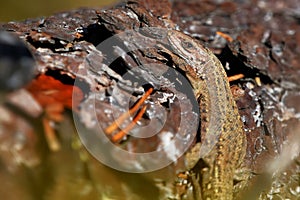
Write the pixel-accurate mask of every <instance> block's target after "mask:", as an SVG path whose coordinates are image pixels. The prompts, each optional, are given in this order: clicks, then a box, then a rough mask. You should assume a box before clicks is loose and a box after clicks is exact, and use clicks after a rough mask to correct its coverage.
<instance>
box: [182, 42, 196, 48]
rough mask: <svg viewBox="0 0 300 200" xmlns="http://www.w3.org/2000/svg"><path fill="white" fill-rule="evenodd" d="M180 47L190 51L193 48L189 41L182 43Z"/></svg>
mask: <svg viewBox="0 0 300 200" xmlns="http://www.w3.org/2000/svg"><path fill="white" fill-rule="evenodd" d="M181 45H182V47H183V48H185V49H192V48H193V47H194V46H193V44H192V43H191V42H189V41H182V42H181Z"/></svg>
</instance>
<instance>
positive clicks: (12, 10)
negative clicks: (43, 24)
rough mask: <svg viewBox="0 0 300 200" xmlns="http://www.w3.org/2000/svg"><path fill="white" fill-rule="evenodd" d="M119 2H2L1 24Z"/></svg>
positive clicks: (93, 0) (7, 0)
mask: <svg viewBox="0 0 300 200" xmlns="http://www.w3.org/2000/svg"><path fill="white" fill-rule="evenodd" d="M115 2H118V1H117V0H72V1H71V0H51V1H50V0H48V1H42V0H24V1H22V0H21V1H20V0H0V22H8V21H20V20H24V19H27V18H35V17H39V16H49V15H52V14H53V13H57V12H61V11H66V10H70V9H75V8H79V7H103V6H108V5H111V4H113V3H115Z"/></svg>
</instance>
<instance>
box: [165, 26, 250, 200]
mask: <svg viewBox="0 0 300 200" xmlns="http://www.w3.org/2000/svg"><path fill="white" fill-rule="evenodd" d="M167 38H168V41H169V42H170V44H171V47H172V49H173V51H174V53H175V54H177V55H178V56H179V57H180V58H181V59H183V60H184V61H185V63H186V64H185V65H182V64H179V65H178V67H179V68H180V69H181V70H183V71H184V72H185V74H186V76H187V78H188V79H189V81H190V82H191V84H192V86H193V89H194V94H195V96H196V98H197V99H198V101H199V105H200V118H201V137H202V138H201V139H202V141H201V148H200V150H199V151H198V152H197V154H196V155H197V159H196V160H197V161H198V160H199V159H200V158H201V159H203V161H204V162H205V166H206V167H203V168H202V169H201V171H200V172H198V173H199V174H200V179H199V181H200V183H199V184H200V186H201V198H202V199H207V200H208V199H211V200H216V199H224V200H228V199H232V198H233V176H234V173H235V170H236V169H237V168H238V167H239V166H240V165H241V162H242V161H243V159H244V156H245V154H246V136H245V134H244V131H243V124H242V122H241V120H240V116H239V113H238V109H237V106H236V104H235V101H234V100H233V97H232V94H231V91H230V86H229V83H228V79H227V76H226V73H225V71H224V69H223V67H222V64H221V63H220V61H219V60H218V59H217V58H216V57H215V55H214V54H213V53H212V52H211V51H209V50H208V49H206V48H204V47H203V46H202V45H201V44H200V43H199V42H198V41H197V40H195V39H193V38H191V37H189V36H187V35H185V34H183V33H181V32H178V31H173V30H172V31H169V32H168V34H167ZM175 63H176V61H175ZM198 149H199V148H198ZM193 154H194V155H195V150H194V153H193ZM194 164H195V163H193V164H192V165H194ZM197 198H200V197H197Z"/></svg>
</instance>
